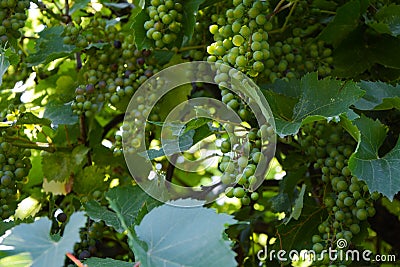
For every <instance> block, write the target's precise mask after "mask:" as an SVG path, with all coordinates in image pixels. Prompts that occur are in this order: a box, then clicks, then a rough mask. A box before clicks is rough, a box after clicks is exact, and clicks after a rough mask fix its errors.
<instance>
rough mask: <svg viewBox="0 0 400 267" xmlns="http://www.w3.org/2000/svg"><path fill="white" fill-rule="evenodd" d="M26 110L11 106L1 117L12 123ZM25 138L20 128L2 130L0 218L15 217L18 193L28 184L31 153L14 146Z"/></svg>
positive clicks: (12, 127)
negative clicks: (17, 141) (14, 142)
mask: <svg viewBox="0 0 400 267" xmlns="http://www.w3.org/2000/svg"><path fill="white" fill-rule="evenodd" d="M24 110H25V109H24V107H23V106H21V107H20V108H16V107H14V105H10V106H9V108H8V111H6V112H3V113H2V114H1V116H0V117H2V119H3V120H4V121H7V122H10V121H14V120H15V119H16V116H18V114H19V113H20V111H21V112H23V111H24ZM21 138H24V135H23V131H22V130H21V128H20V127H19V126H10V127H7V128H2V129H0V218H1V219H7V218H9V217H10V216H12V215H14V212H15V209H16V207H17V203H18V195H19V194H18V191H19V190H21V189H22V187H23V184H25V183H27V181H28V180H27V176H28V174H29V171H30V169H31V168H32V164H31V161H30V158H29V157H30V156H31V152H30V150H28V149H24V148H19V147H17V146H14V145H13V144H12V142H13V141H15V140H16V139H21Z"/></svg>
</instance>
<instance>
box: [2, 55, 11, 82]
mask: <svg viewBox="0 0 400 267" xmlns="http://www.w3.org/2000/svg"><path fill="white" fill-rule="evenodd" d="M0 49H1V48H0ZM0 52H1V54H0V86H1V84H2V83H3V75H4V74H5V73H6V71H7V69H8V67H9V66H10V62H9V61H8V58H6V56H5V54H4V52H3V51H2V49H1V51H0Z"/></svg>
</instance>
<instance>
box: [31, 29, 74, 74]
mask: <svg viewBox="0 0 400 267" xmlns="http://www.w3.org/2000/svg"><path fill="white" fill-rule="evenodd" d="M63 31H64V27H63V26H54V27H51V28H45V29H44V30H43V31H41V32H40V33H39V38H37V39H36V46H35V50H36V52H35V53H33V54H30V55H29V56H28V58H27V62H28V66H30V67H31V66H37V65H39V64H47V63H49V62H51V61H53V60H55V59H57V58H62V57H66V56H69V55H71V53H72V52H73V51H74V49H75V46H73V45H66V44H64V41H63V38H62V33H63Z"/></svg>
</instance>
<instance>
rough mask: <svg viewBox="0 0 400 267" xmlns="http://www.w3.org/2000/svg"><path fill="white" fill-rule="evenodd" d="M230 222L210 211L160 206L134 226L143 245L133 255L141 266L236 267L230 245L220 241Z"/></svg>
mask: <svg viewBox="0 0 400 267" xmlns="http://www.w3.org/2000/svg"><path fill="white" fill-rule="evenodd" d="M170 204H172V205H173V204H174V203H173V202H172V203H170ZM233 223H235V220H234V219H233V218H232V217H231V216H229V215H226V214H217V213H216V212H215V210H212V209H207V208H203V207H197V208H182V207H175V206H171V205H163V206H161V207H158V208H155V209H153V210H152V211H151V212H150V213H149V214H147V215H146V216H145V217H144V219H143V220H142V222H141V224H140V225H139V226H136V227H135V231H136V233H137V235H138V237H139V238H140V239H141V240H142V241H144V242H145V243H146V245H147V247H146V248H144V252H145V253H142V254H137V255H136V256H137V258H138V259H139V261H140V262H141V264H142V265H143V266H144V267H150V266H151V267H159V266H160V267H161V266H163V267H178V266H224V267H229V266H237V263H236V261H235V253H234V252H233V251H232V250H231V248H230V242H229V241H226V240H224V239H223V232H224V229H225V227H226V226H227V224H233Z"/></svg>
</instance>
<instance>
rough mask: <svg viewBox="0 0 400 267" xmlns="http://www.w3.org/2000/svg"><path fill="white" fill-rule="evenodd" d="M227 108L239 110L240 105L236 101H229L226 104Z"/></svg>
mask: <svg viewBox="0 0 400 267" xmlns="http://www.w3.org/2000/svg"><path fill="white" fill-rule="evenodd" d="M227 105H228V107H230V108H231V109H233V110H236V109H237V108H239V105H240V103H239V102H238V101H237V100H236V99H232V100H231V101H229V102H228V104H227Z"/></svg>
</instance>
